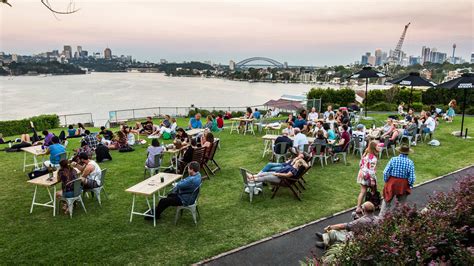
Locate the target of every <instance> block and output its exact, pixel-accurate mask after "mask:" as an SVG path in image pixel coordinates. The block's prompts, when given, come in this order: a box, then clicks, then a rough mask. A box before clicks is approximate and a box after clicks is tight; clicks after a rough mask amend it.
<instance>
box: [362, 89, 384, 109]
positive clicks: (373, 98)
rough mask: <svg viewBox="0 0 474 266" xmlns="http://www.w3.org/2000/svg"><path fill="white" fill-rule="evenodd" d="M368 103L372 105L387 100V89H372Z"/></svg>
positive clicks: (368, 96)
mask: <svg viewBox="0 0 474 266" xmlns="http://www.w3.org/2000/svg"><path fill="white" fill-rule="evenodd" d="M366 100H368V101H367V105H369V106H371V105H374V104H376V103H380V102H385V100H386V97H385V91H383V90H371V91H369V92H368V95H367V99H366Z"/></svg>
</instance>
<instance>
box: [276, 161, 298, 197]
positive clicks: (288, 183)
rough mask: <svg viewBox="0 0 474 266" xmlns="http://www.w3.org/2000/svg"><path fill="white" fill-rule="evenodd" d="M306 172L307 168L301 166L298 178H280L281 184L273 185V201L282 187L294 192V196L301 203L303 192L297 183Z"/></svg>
mask: <svg viewBox="0 0 474 266" xmlns="http://www.w3.org/2000/svg"><path fill="white" fill-rule="evenodd" d="M305 171H306V169H305V167H303V166H301V167H300V168H299V169H298V172H297V173H296V176H294V177H283V178H280V182H279V183H272V184H274V185H275V188H274V189H273V194H272V199H273V198H274V197H275V195H276V193H277V192H278V190H279V189H280V187H286V188H288V189H290V190H291V192H293V195H294V196H295V197H296V198H297V199H298V200H299V201H301V197H300V194H301V191H300V190H299V188H298V186H297V185H296V183H297V182H298V180H299V179H300V178H301V176H302V175H303V174H304V173H305Z"/></svg>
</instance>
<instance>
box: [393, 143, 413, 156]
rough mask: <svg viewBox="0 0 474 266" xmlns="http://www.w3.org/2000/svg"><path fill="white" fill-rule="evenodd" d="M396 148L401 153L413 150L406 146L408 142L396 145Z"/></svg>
mask: <svg viewBox="0 0 474 266" xmlns="http://www.w3.org/2000/svg"><path fill="white" fill-rule="evenodd" d="M396 150H397V151H398V152H399V153H401V154H409V153H413V150H412V149H410V146H408V144H405V143H403V144H401V145H400V147H397V148H396Z"/></svg>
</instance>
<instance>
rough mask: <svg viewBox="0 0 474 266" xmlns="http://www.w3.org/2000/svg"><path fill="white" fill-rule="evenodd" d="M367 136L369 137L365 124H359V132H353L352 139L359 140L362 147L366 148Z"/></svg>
mask: <svg viewBox="0 0 474 266" xmlns="http://www.w3.org/2000/svg"><path fill="white" fill-rule="evenodd" d="M366 136H367V135H366V132H365V126H364V125H363V124H358V125H357V130H355V131H352V137H353V138H357V139H358V140H359V143H360V145H361V147H366V142H365V137H366Z"/></svg>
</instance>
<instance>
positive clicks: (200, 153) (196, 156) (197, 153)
mask: <svg viewBox="0 0 474 266" xmlns="http://www.w3.org/2000/svg"><path fill="white" fill-rule="evenodd" d="M205 153H206V147H199V148H196V149H194V150H193V156H192V160H191V161H196V162H198V163H199V166H201V169H202V170H203V171H202V172H201V177H202V178H203V179H204V178H208V179H210V174H209V172H208V170H207V169H206V167H205V166H204V165H205V164H206V162H207V161H206V158H205Z"/></svg>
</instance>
